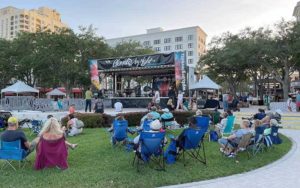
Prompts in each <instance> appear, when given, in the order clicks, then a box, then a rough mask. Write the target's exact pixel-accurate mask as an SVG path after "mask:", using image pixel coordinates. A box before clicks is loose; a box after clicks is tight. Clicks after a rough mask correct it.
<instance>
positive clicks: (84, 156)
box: [0, 129, 291, 188]
mask: <svg viewBox="0 0 300 188" xmlns="http://www.w3.org/2000/svg"><path fill="white" fill-rule="evenodd" d="M32 138H33V137H30V140H31V139H32ZM281 138H282V139H283V144H281V145H278V146H275V148H274V149H272V150H270V151H267V152H264V153H261V154H258V156H257V157H254V158H251V159H250V160H248V158H247V155H246V154H244V155H242V157H241V158H240V162H239V163H235V161H234V160H233V159H230V158H225V157H222V156H221V154H220V152H219V147H218V144H217V143H215V142H210V143H205V146H206V153H207V163H208V164H207V166H205V165H203V164H201V163H198V162H196V161H195V160H193V159H191V160H188V163H187V166H185V167H184V166H183V163H181V162H180V161H178V162H177V163H176V164H174V165H167V166H166V171H165V172H163V171H157V170H154V169H153V168H149V166H146V167H144V168H142V169H141V172H140V173H138V172H137V171H136V168H135V167H132V165H131V162H132V160H133V157H134V154H133V152H126V151H125V150H124V149H123V148H121V147H120V148H112V146H111V144H110V142H109V135H108V134H107V132H106V131H105V130H104V129H85V130H84V134H83V135H80V136H78V137H73V138H68V140H69V141H70V142H72V143H78V144H79V145H78V147H77V148H76V149H75V150H70V151H69V158H68V159H69V160H68V162H69V169H67V170H65V171H61V170H58V169H56V168H53V169H46V170H43V171H35V170H33V167H32V166H33V164H34V158H35V153H34V154H31V155H30V156H29V157H28V159H29V160H30V161H31V164H27V166H25V168H24V169H20V170H18V171H17V172H14V171H13V170H12V169H11V168H8V167H6V168H5V169H3V170H1V171H0V182H1V183H0V187H26V188H27V187H74V188H75V187H143V188H145V187H155V186H163V185H171V184H179V183H187V182H193V181H199V180H207V179H212V178H216V177H221V176H228V175H232V174H237V173H243V172H246V171H250V170H253V169H255V168H258V167H261V166H264V165H266V164H268V163H271V162H272V161H274V160H277V159H279V158H280V157H282V156H283V155H284V154H285V153H287V152H288V151H289V150H290V148H291V141H290V140H288V139H287V138H286V137H284V136H281ZM0 165H2V162H0Z"/></svg>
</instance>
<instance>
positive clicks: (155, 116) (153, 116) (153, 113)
mask: <svg viewBox="0 0 300 188" xmlns="http://www.w3.org/2000/svg"><path fill="white" fill-rule="evenodd" d="M150 117H151V118H150ZM145 119H148V120H150V119H152V120H156V119H160V114H159V113H158V112H157V108H156V107H155V106H153V107H151V111H150V112H149V113H148V114H146V115H144V116H143V117H142V119H141V123H140V128H142V126H143V124H144V120H145Z"/></svg>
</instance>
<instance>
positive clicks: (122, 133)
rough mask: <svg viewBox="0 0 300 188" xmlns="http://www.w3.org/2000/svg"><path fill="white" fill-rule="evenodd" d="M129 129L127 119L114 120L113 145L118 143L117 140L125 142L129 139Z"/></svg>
mask: <svg viewBox="0 0 300 188" xmlns="http://www.w3.org/2000/svg"><path fill="white" fill-rule="evenodd" d="M127 129H128V121H127V120H115V121H114V122H113V132H112V136H111V141H112V144H113V145H116V144H117V142H124V141H126V140H127V138H128V136H127Z"/></svg>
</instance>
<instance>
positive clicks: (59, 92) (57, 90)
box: [46, 88, 66, 96]
mask: <svg viewBox="0 0 300 188" xmlns="http://www.w3.org/2000/svg"><path fill="white" fill-rule="evenodd" d="M46 95H47V96H66V93H64V92H62V91H60V90H59V89H57V88H56V89H53V90H52V91H50V92H48V93H46Z"/></svg>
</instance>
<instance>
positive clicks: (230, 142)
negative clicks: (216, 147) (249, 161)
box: [218, 120, 251, 157]
mask: <svg viewBox="0 0 300 188" xmlns="http://www.w3.org/2000/svg"><path fill="white" fill-rule="evenodd" d="M249 126H250V122H249V120H243V122H242V124H241V125H240V127H241V128H240V129H238V130H236V131H234V132H233V133H232V134H231V135H230V136H229V137H228V138H220V139H219V140H218V142H219V144H220V146H221V148H220V151H221V152H224V153H225V154H226V155H227V156H228V157H234V156H235V153H232V151H233V149H234V147H236V146H237V145H238V144H239V142H240V140H241V138H242V136H244V135H246V134H248V133H251V130H250V128H249ZM225 146H227V147H226V148H225Z"/></svg>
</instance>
